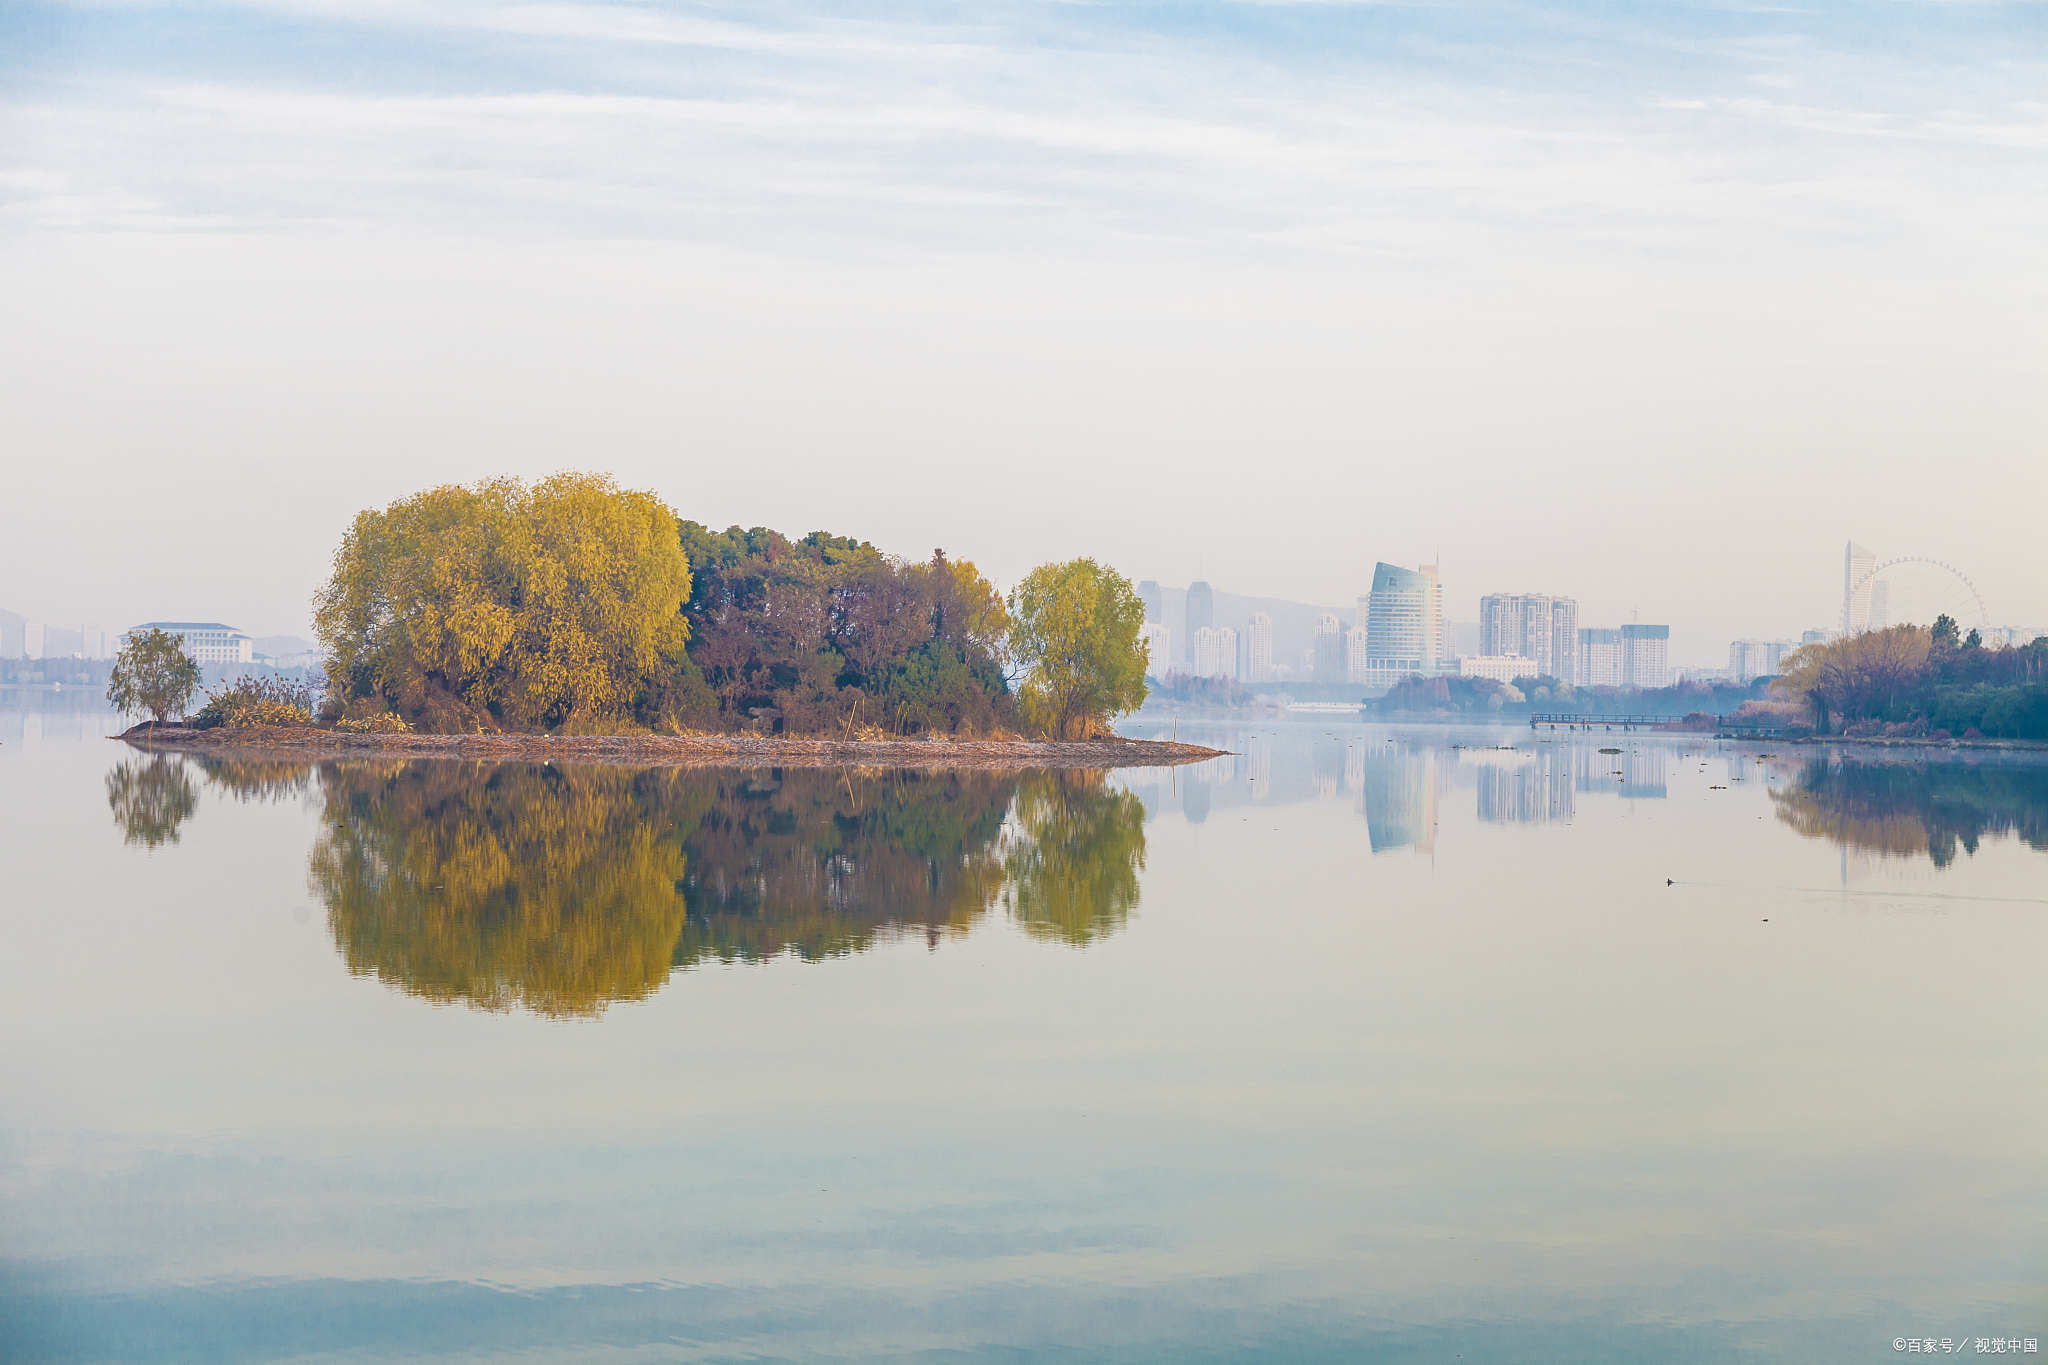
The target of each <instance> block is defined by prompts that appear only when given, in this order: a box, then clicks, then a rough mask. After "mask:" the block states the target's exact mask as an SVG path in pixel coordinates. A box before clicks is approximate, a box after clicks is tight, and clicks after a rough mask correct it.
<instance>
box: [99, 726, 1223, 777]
mask: <svg viewBox="0 0 2048 1365" xmlns="http://www.w3.org/2000/svg"><path fill="white" fill-rule="evenodd" d="M112 738H116V739H120V740H122V741H124V742H126V743H128V744H130V745H133V746H134V747H136V748H138V749H147V750H152V751H157V752H163V751H174V752H181V753H196V754H226V753H230V752H233V753H236V754H251V753H262V754H266V755H269V754H289V755H293V756H301V755H302V756H305V757H306V758H308V759H325V758H456V759H468V760H472V761H478V762H493V763H516V762H532V761H536V760H538V761H541V762H551V763H552V762H572V763H626V764H634V765H644V766H648V767H719V768H840V767H860V768H961V769H990V770H1001V769H1015V768H1072V769H1090V768H1092V769H1110V768H1159V767H1178V766H1180V765H1182V764H1187V763H1199V762H1202V761H1203V760H1205V759H1210V758H1219V757H1222V756H1223V755H1224V754H1226V753H1228V752H1229V751H1228V750H1225V749H1211V748H1208V747H1207V746H1205V745H1200V744H1180V743H1175V742H1172V741H1168V740H1149V739H1124V738H1122V737H1120V736H1112V737H1109V738H1106V739H1091V740H1032V739H952V738H944V739H833V738H831V737H829V736H826V737H810V736H783V735H546V734H520V733H499V734H472V735H437V734H381V733H368V734H364V733H352V732H348V731H341V730H326V729H321V728H318V727H312V726H282V725H278V726H269V725H259V726H218V727H215V728H213V729H207V730H195V729H190V728H187V727H183V726H168V725H167V726H161V727H156V726H148V725H138V726H135V727H134V728H132V729H130V730H127V731H125V732H123V733H122V734H120V735H116V736H112Z"/></svg>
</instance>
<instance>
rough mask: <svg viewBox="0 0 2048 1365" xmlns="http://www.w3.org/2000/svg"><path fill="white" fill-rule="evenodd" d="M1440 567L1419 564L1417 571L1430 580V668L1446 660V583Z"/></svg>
mask: <svg viewBox="0 0 2048 1365" xmlns="http://www.w3.org/2000/svg"><path fill="white" fill-rule="evenodd" d="M1440 567H1441V566H1440V565H1436V564H1417V565H1416V566H1415V571H1416V572H1417V573H1419V574H1421V575H1422V576H1423V577H1424V578H1426V579H1428V580H1429V611H1428V614H1427V617H1426V618H1425V619H1426V620H1427V621H1428V624H1429V666H1430V667H1431V668H1435V667H1437V665H1439V664H1441V663H1442V662H1443V658H1444V581H1443V578H1442V576H1441V575H1439V574H1438V573H1437V570H1438V568H1440Z"/></svg>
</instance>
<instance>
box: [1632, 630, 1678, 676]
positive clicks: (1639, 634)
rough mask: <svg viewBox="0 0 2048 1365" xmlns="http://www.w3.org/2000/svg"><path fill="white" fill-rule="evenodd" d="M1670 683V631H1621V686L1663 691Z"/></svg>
mask: <svg viewBox="0 0 2048 1365" xmlns="http://www.w3.org/2000/svg"><path fill="white" fill-rule="evenodd" d="M1670 681H1671V627H1669V626H1645V625H1630V626H1623V627H1622V628H1621V685H1622V686H1623V687H1664V686H1667V685H1669V683H1670Z"/></svg>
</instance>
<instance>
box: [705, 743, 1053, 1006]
mask: <svg viewBox="0 0 2048 1365" xmlns="http://www.w3.org/2000/svg"><path fill="white" fill-rule="evenodd" d="M693 780H694V781H696V782H698V783H700V784H702V786H703V788H704V790H705V791H706V793H707V808H706V809H705V811H704V813H703V816H702V818H701V820H700V821H699V822H698V823H697V825H696V828H695V829H694V830H692V831H691V832H690V833H689V836H688V843H687V847H688V852H689V856H690V870H689V872H688V874H687V875H686V876H685V878H684V880H683V883H682V886H683V890H684V894H685V897H686V899H687V902H688V906H689V912H690V915H689V923H688V925H687V927H686V928H685V929H684V931H683V934H682V937H681V938H680V939H679V940H678V941H677V943H676V946H675V962H676V965H678V966H690V965H692V964H694V963H697V962H700V961H703V960H705V959H707V958H718V959H721V960H723V961H727V962H730V961H733V960H734V959H736V958H737V959H744V960H749V961H758V960H760V959H763V958H769V957H774V956H776V955H777V954H779V953H782V952H793V953H795V954H797V955H798V956H800V957H804V958H809V959H816V958H824V957H836V956H839V955H841V954H845V953H853V952H860V951H862V950H863V949H866V948H868V947H871V946H873V944H874V942H875V940H876V938H877V936H878V935H881V934H884V933H887V932H891V931H894V930H897V929H900V928H903V927H909V926H915V927H917V928H920V929H922V930H923V931H924V933H925V934H926V936H927V938H928V939H929V940H930V941H933V942H936V941H937V939H938V938H939V937H940V936H941V935H944V934H949V933H959V932H964V931H965V930H967V929H968V928H969V927H971V926H972V925H973V924H974V923H975V921H976V920H978V919H979V918H980V917H981V916H982V915H983V914H985V913H987V911H988V909H989V907H990V906H991V905H993V904H994V903H995V899H996V895H997V893H998V892H999V891H1000V890H1001V889H1002V883H1003V869H1002V860H1001V858H1000V856H999V854H998V852H997V849H996V840H997V837H998V835H999V834H1000V833H1001V831H1002V824H1003V812H1004V811H1005V810H1006V809H1007V808H1008V806H1009V804H1010V798H1011V795H1012V793H1013V792H1014V791H1015V789H1016V785H1017V779H1016V777H1015V776H1014V775H998V774H995V773H974V772H942V773H924V772H892V773H888V774H886V775H884V776H879V777H877V776H858V775H855V774H852V773H846V772H833V771H827V770H823V769H815V768H785V769H779V770H769V769H751V770H726V771H716V772H710V773H700V774H696V775H695V776H694V777H693Z"/></svg>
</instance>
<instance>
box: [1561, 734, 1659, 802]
mask: <svg viewBox="0 0 2048 1365" xmlns="http://www.w3.org/2000/svg"><path fill="white" fill-rule="evenodd" d="M1610 747H1614V748H1619V749H1620V750H1621V752H1620V753H1618V754H1603V753H1600V752H1598V750H1597V748H1594V747H1589V746H1585V745H1574V746H1572V748H1571V750H1570V752H1571V755H1572V759H1571V762H1572V771H1573V773H1574V780H1573V784H1572V785H1573V786H1574V787H1576V788H1577V789H1578V790H1579V791H1582V792H1613V793H1614V794H1615V795H1617V796H1627V797H1633V798H1638V799H1641V800H1656V799H1661V798H1663V797H1666V796H1669V795H1670V787H1669V783H1668V780H1667V777H1666V771H1665V770H1666V766H1667V763H1668V760H1669V755H1667V754H1666V753H1665V752H1664V751H1663V750H1662V749H1656V748H1651V749H1645V750H1641V751H1637V750H1635V749H1633V748H1631V747H1628V746H1626V745H1618V744H1617V745H1611V746H1610Z"/></svg>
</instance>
